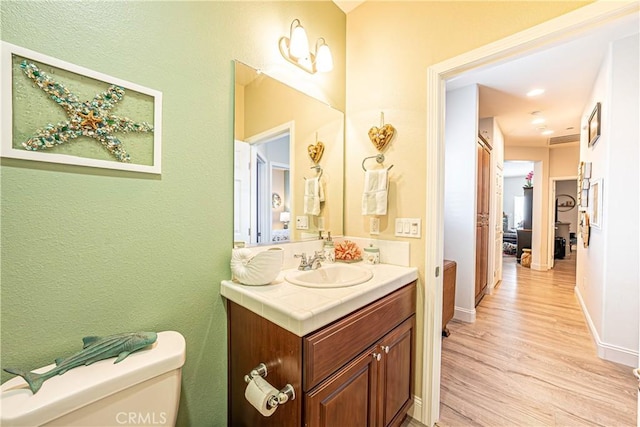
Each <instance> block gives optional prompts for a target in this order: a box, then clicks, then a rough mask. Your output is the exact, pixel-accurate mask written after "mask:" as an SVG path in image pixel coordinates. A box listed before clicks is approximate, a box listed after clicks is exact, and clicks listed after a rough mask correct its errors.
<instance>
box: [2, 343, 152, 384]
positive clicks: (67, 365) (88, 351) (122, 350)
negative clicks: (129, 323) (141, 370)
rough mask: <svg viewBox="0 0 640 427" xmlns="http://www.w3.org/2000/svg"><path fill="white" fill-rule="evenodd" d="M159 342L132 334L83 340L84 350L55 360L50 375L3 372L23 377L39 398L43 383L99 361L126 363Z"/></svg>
mask: <svg viewBox="0 0 640 427" xmlns="http://www.w3.org/2000/svg"><path fill="white" fill-rule="evenodd" d="M157 339H158V334H157V333H155V332H130V333H124V334H117V335H110V336H108V337H104V338H101V337H84V338H82V342H83V343H84V346H83V347H82V350H80V351H79V352H77V353H76V354H74V355H73V356H70V357H67V358H59V359H56V367H55V368H53V369H51V370H50V371H47V372H44V373H42V374H38V373H35V372H24V371H22V370H20V369H12V368H4V370H5V371H6V372H9V373H10V374H14V375H20V376H21V377H22V378H24V380H25V381H26V382H27V384H29V388H30V389H31V391H32V392H33V394H36V393H37V392H38V390H40V387H42V383H44V382H45V381H46V380H48V379H49V378H53V377H55V376H56V375H62V374H64V373H65V372H67V371H68V370H69V369H73V368H77V367H78V366H82V365H91V364H92V363H94V362H97V361H99V360H104V359H109V358H111V357H115V356H118V358H117V359H116V361H115V362H113V363H118V362H121V361H122V360H124V359H125V358H126V357H127V356H128V355H129V354H131V353H133V352H134V351H137V350H140V349H143V348H145V347H147V346H149V345H151V344H153V343H154V342H156V340H157Z"/></svg>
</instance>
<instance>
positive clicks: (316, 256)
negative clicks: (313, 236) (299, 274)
mask: <svg viewBox="0 0 640 427" xmlns="http://www.w3.org/2000/svg"><path fill="white" fill-rule="evenodd" d="M293 256H294V258H301V259H300V265H299V266H298V270H317V269H318V268H320V267H322V264H321V263H320V261H324V259H325V258H324V255H323V254H322V252H319V251H314V253H313V257H309V258H307V254H306V253H304V252H303V253H301V254H295V255H293Z"/></svg>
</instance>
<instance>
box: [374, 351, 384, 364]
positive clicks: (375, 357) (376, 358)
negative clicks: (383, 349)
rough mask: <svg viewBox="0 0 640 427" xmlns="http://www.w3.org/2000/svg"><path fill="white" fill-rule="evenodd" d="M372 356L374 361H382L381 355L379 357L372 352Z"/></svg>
mask: <svg viewBox="0 0 640 427" xmlns="http://www.w3.org/2000/svg"><path fill="white" fill-rule="evenodd" d="M372 356H373V358H374V359H375V360H377V361H378V362H379V361H380V359H382V355H381V354H380V353H375V352H374V353H373V354H372Z"/></svg>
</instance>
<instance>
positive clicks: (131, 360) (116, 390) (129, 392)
mask: <svg viewBox="0 0 640 427" xmlns="http://www.w3.org/2000/svg"><path fill="white" fill-rule="evenodd" d="M185 347H186V345H185V340H184V337H183V336H182V335H181V334H180V333H178V332H175V331H165V332H158V339H157V340H156V342H155V343H154V344H153V345H151V346H150V347H149V348H145V349H142V350H139V351H136V352H134V353H132V354H130V355H129V356H128V357H127V358H126V359H124V360H122V361H121V362H120V363H118V364H114V363H113V362H114V360H115V359H114V358H111V359H106V360H101V361H99V362H96V363H93V364H91V365H89V366H80V367H77V368H74V369H71V370H69V371H67V372H66V373H64V374H63V375H57V376H55V377H53V378H50V379H48V380H47V381H45V382H44V384H43V386H42V388H41V389H40V390H39V391H38V392H37V393H36V394H33V393H32V392H31V390H29V387H28V386H27V383H26V382H25V381H24V380H23V379H22V378H21V377H15V378H12V379H11V380H9V381H7V382H6V383H4V384H2V387H1V388H0V391H1V395H0V425H2V426H3V427H9V426H68V427H70V426H83V427H106V426H132V425H133V426H174V425H175V422H176V415H177V413H178V403H179V400H180V379H181V374H182V365H184V361H185ZM54 366H55V365H49V366H46V367H43V368H40V369H36V370H35V371H36V372H46V371H48V370H50V369H51V368H53V367H54Z"/></svg>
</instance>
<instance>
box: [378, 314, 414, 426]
mask: <svg viewBox="0 0 640 427" xmlns="http://www.w3.org/2000/svg"><path fill="white" fill-rule="evenodd" d="M414 325H415V316H411V317H410V318H409V319H407V320H405V321H404V322H403V323H402V324H400V325H399V326H398V327H397V328H395V329H394V330H393V331H392V332H390V333H389V334H388V335H387V336H385V337H384V338H383V339H382V340H381V342H380V346H379V347H378V350H379V351H380V353H381V354H382V358H381V361H380V371H379V376H378V378H379V385H378V387H379V388H380V390H379V397H380V401H379V406H378V408H379V409H378V417H379V421H380V422H379V423H378V425H380V426H390V425H394V426H397V425H400V423H401V422H402V420H403V418H404V416H405V414H406V410H407V409H408V408H409V406H410V405H411V402H412V400H413V363H412V358H413V347H414V338H413V330H414Z"/></svg>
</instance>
